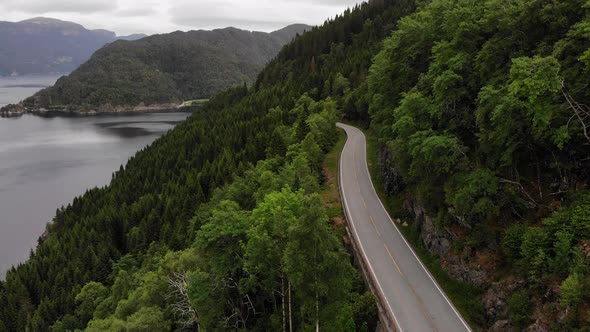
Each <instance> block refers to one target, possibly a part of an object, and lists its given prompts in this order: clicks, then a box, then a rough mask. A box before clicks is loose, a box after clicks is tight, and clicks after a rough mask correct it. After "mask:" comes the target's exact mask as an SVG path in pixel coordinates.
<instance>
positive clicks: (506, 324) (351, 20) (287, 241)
mask: <svg viewBox="0 0 590 332" xmlns="http://www.w3.org/2000/svg"><path fill="white" fill-rule="evenodd" d="M589 27H590V4H588V3H587V1H585V0H583V1H582V0H566V1H559V2H557V1H553V0H533V1H530V0H528V1H526V0H516V1H508V2H507V1H502V0H485V1H479V2H478V1H472V0H432V1H419V2H417V4H416V2H415V1H412V0H406V1H404V0H399V1H393V0H374V1H370V3H368V4H367V3H365V4H363V5H359V6H356V7H355V8H353V9H350V10H347V11H346V12H345V13H343V14H342V15H338V16H336V17H335V18H334V19H331V20H329V21H327V22H326V23H325V24H324V25H322V26H320V27H316V28H313V29H311V31H308V32H306V33H305V34H303V35H301V36H298V37H297V38H296V39H295V40H294V41H293V42H291V43H289V44H288V45H286V46H285V47H284V48H283V49H282V50H281V51H280V52H279V54H278V55H277V56H276V58H274V59H273V60H272V61H271V62H270V63H269V64H268V65H267V66H266V67H265V68H264V69H263V70H262V72H261V73H260V74H259V75H258V78H257V80H256V82H255V84H254V85H253V86H251V87H246V86H243V87H238V88H233V89H230V90H227V91H225V92H223V93H221V94H219V95H217V96H216V97H215V98H213V99H212V100H211V101H210V102H209V103H208V104H207V105H206V106H204V108H203V109H202V110H201V111H199V112H198V113H196V114H194V115H192V116H191V117H190V118H189V119H188V120H187V121H186V122H185V123H183V124H181V125H179V126H178V127H177V128H176V129H174V130H172V131H171V132H169V133H168V134H167V135H165V136H164V137H162V138H161V139H159V140H157V141H156V142H155V143H154V144H152V145H151V146H150V147H148V148H146V149H144V150H142V151H140V152H139V153H138V154H137V155H136V156H135V157H133V158H131V159H130V160H129V162H128V164H127V165H126V166H125V167H121V169H120V170H119V171H118V172H116V173H115V174H114V175H113V180H112V182H111V184H110V185H109V186H107V187H105V188H100V189H93V190H90V191H88V192H87V193H86V194H85V195H84V196H82V197H80V198H76V199H75V200H74V202H73V203H72V204H70V205H69V206H67V207H65V208H61V209H58V211H57V213H56V216H55V218H54V220H53V222H52V223H51V224H50V225H48V230H49V236H48V237H47V239H40V241H39V246H38V248H37V250H35V251H34V252H32V253H31V258H30V259H29V260H28V261H27V262H26V263H23V264H22V265H20V266H18V267H16V268H14V269H12V270H11V271H9V272H8V274H7V278H6V281H4V282H0V303H4V304H6V305H4V306H2V307H0V331H2V330H6V331H15V330H16V331H21V330H25V329H28V330H30V331H45V330H48V329H50V328H51V329H52V330H54V331H66V330H75V329H84V328H87V329H88V330H116V331H144V330H150V331H151V330H155V331H158V330H162V331H164V330H181V329H185V328H190V329H196V328H202V329H203V330H257V331H267V330H273V331H274V330H283V331H286V330H287V329H288V330H289V331H293V330H310V329H312V328H315V327H316V326H317V325H319V326H320V328H321V330H330V331H352V330H361V331H362V330H365V331H366V330H371V329H374V327H375V326H374V323H375V303H374V299H373V298H372V297H371V295H370V294H368V293H366V292H365V290H364V288H363V286H362V282H360V280H359V277H358V273H357V272H356V270H355V269H354V268H353V267H352V265H351V260H350V256H349V255H348V254H347V253H346V251H345V250H344V246H343V243H342V239H341V234H339V230H338V227H336V226H334V225H332V224H330V223H329V222H328V220H329V217H328V215H329V211H328V210H327V209H326V207H325V206H323V204H322V200H321V198H320V197H319V196H318V192H319V191H320V190H321V187H322V185H323V182H324V181H325V176H324V174H323V172H322V162H323V158H324V154H325V153H326V152H327V151H329V150H330V149H331V148H332V147H333V145H334V143H335V140H336V137H337V132H336V129H335V127H334V122H336V120H338V119H340V118H341V117H344V118H346V119H347V120H350V121H355V122H356V123H358V124H359V125H364V126H366V127H367V128H369V131H368V133H369V134H370V135H371V138H374V139H371V140H369V141H370V142H371V144H375V146H373V147H372V148H373V149H375V150H377V152H378V158H379V165H378V166H379V169H380V172H379V174H377V176H378V178H380V180H381V182H382V184H383V188H382V189H383V190H384V191H385V192H386V194H387V195H388V196H389V198H390V199H388V201H389V202H390V203H391V204H390V207H391V209H392V212H393V213H394V214H395V215H396V216H397V217H399V218H402V219H404V221H406V222H407V223H408V224H409V226H408V228H407V229H406V231H407V232H406V233H407V234H408V235H409V236H410V237H413V238H414V240H416V241H415V242H414V244H415V245H416V246H420V247H424V248H426V249H427V250H428V251H429V252H430V253H431V254H433V255H435V256H437V257H439V262H440V265H441V266H442V267H443V268H444V269H445V270H446V271H447V272H448V274H449V275H450V276H451V277H454V278H456V279H459V280H462V281H464V282H467V283H471V284H473V285H474V287H477V288H478V289H481V292H480V293H481V295H480V298H478V302H479V303H481V307H480V308H479V307H478V308H470V309H471V310H470V311H469V312H468V313H469V315H470V316H469V317H468V318H469V320H470V322H472V323H473V324H474V325H477V326H478V327H481V328H483V329H490V330H492V331H506V330H529V331H550V330H555V331H566V330H568V331H569V330H587V329H588V328H590V318H589V317H590V307H589V306H588V303H589V301H588V300H589V299H590V292H589V289H590V288H589V287H590V193H589V192H588V180H589V177H590V173H589V171H588V170H589V169H590V158H589V157H588V154H589V152H590V133H589V132H588V130H590V128H589V126H590V108H589V107H588V106H586V105H589V104H590V100H589V99H590V94H589V92H588V89H587V87H588V83H589V82H588V79H589V77H590V75H589V71H590V53H589V52H590V51H589V49H590V34H589V33H588V31H590V29H589ZM195 84H196V83H195ZM369 151H371V149H369ZM460 309H464V308H460Z"/></svg>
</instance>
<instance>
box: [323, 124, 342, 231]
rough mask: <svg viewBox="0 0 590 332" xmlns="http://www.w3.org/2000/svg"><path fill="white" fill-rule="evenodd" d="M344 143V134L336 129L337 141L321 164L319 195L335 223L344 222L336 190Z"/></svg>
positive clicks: (337, 189) (337, 190)
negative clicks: (321, 176)
mask: <svg viewBox="0 0 590 332" xmlns="http://www.w3.org/2000/svg"><path fill="white" fill-rule="evenodd" d="M345 142H346V134H345V133H344V131H343V130H342V129H338V141H337V142H336V144H335V145H334V147H333V148H332V150H331V151H330V152H328V154H326V157H325V158H324V164H323V171H324V183H323V188H322V192H321V193H320V195H321V197H322V202H323V203H324V207H325V208H326V210H327V213H328V216H329V217H330V219H332V220H333V221H336V220H334V219H335V218H340V219H342V221H343V220H344V211H343V210H342V204H341V202H340V191H339V188H338V160H339V158H340V151H342V148H343V147H344V143H345Z"/></svg>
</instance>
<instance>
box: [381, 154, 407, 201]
mask: <svg viewBox="0 0 590 332" xmlns="http://www.w3.org/2000/svg"><path fill="white" fill-rule="evenodd" d="M379 172H380V173H381V178H382V179H383V190H384V191H385V193H386V194H387V195H389V196H393V195H397V194H399V193H400V192H401V191H402V190H403V189H404V187H405V185H404V182H403V180H402V178H401V176H400V175H399V174H398V172H397V170H396V167H395V165H394V164H393V161H392V160H391V158H390V156H389V152H388V151H387V148H382V149H381V151H380V152H379Z"/></svg>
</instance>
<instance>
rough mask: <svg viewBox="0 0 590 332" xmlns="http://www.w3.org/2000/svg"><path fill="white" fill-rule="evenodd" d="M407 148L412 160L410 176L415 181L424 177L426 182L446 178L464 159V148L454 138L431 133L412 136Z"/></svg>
mask: <svg viewBox="0 0 590 332" xmlns="http://www.w3.org/2000/svg"><path fill="white" fill-rule="evenodd" d="M408 146H409V155H410V158H411V160H412V163H411V165H410V172H409V174H410V176H412V177H414V178H416V179H420V178H422V177H424V176H426V177H427V178H426V179H424V180H426V181H429V180H439V179H440V178H441V177H443V176H448V175H449V174H451V173H452V171H453V170H454V168H455V167H456V166H457V165H458V164H459V162H460V161H461V160H462V158H463V157H464V154H463V151H464V147H463V146H461V143H460V141H459V140H458V139H457V138H456V137H453V136H451V135H442V136H441V135H436V134H435V133H434V132H432V131H421V132H417V133H416V134H414V135H412V136H411V137H410V141H409V142H408ZM426 181H425V182H426Z"/></svg>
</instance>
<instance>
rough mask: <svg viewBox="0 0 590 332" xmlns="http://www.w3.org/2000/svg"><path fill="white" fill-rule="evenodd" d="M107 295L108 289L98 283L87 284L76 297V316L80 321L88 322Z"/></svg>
mask: <svg viewBox="0 0 590 332" xmlns="http://www.w3.org/2000/svg"><path fill="white" fill-rule="evenodd" d="M108 295H109V289H108V288H107V287H105V286H104V285H103V284H101V283H99V282H89V283H87V284H86V285H84V287H82V290H80V293H78V295H76V302H77V303H78V309H77V310H76V314H77V315H78V317H80V319H81V320H82V321H89V320H90V319H91V318H92V315H93V314H94V311H95V310H96V308H97V307H98V305H100V303H101V302H102V301H104V299H105V298H106V297H107V296H108Z"/></svg>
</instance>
